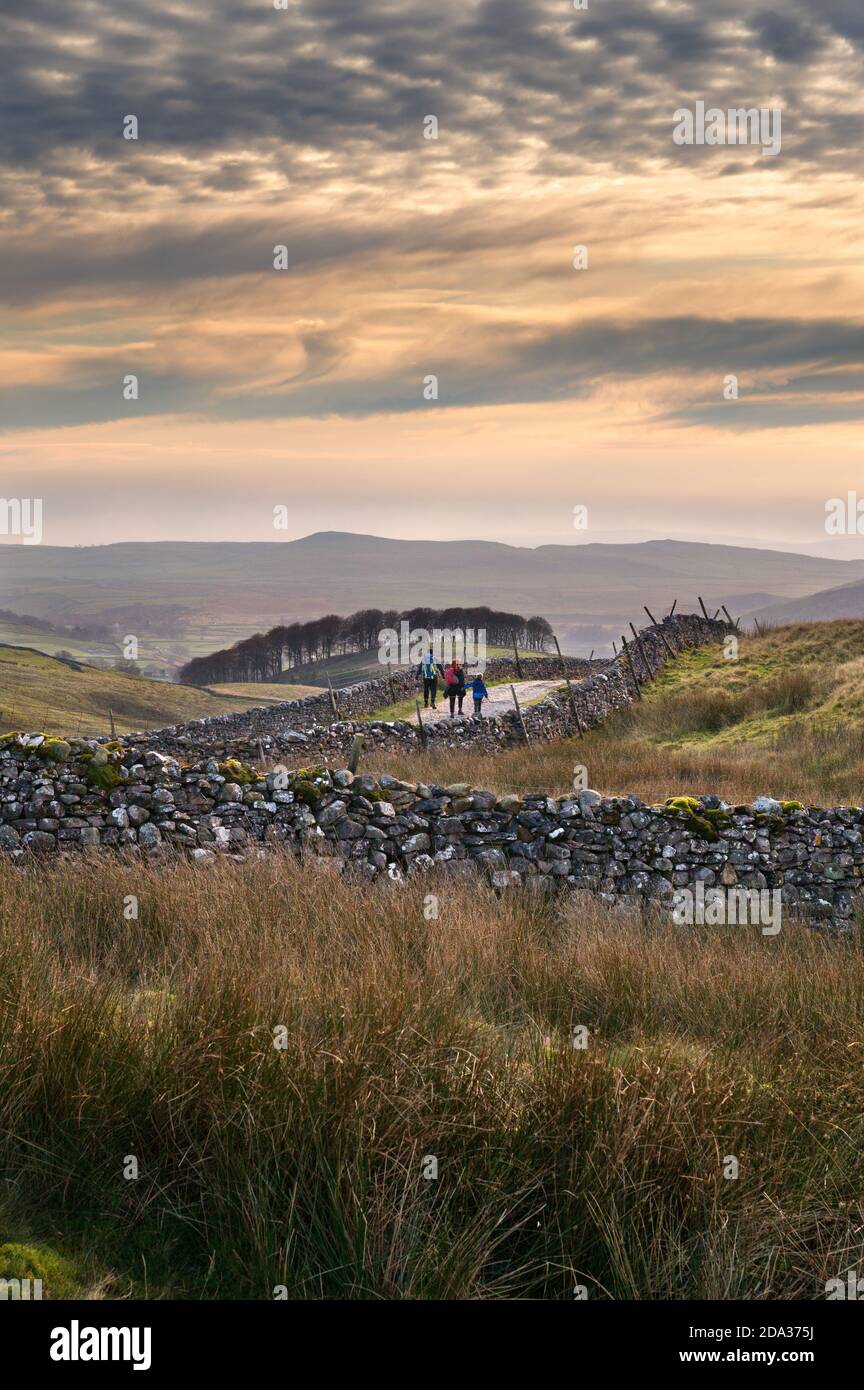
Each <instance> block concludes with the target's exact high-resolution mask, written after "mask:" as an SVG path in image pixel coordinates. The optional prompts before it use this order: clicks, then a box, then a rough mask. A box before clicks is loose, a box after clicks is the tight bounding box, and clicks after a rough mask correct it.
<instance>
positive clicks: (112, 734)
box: [108, 709, 117, 739]
mask: <svg viewBox="0 0 864 1390" xmlns="http://www.w3.org/2000/svg"><path fill="white" fill-rule="evenodd" d="M108 718H109V719H110V720H111V737H112V739H115V738H116V737H117V731H116V729H115V728H114V711H113V709H109V710H108Z"/></svg>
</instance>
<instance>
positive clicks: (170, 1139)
mask: <svg viewBox="0 0 864 1390" xmlns="http://www.w3.org/2000/svg"><path fill="white" fill-rule="evenodd" d="M430 893H435V894H436V895H437V897H438V908H439V915H438V918H437V920H426V916H425V915H424V907H425V906H428V899H427V895H428V894H430ZM128 894H135V895H136V896H137V898H138V900H139V918H138V920H137V921H126V920H124V917H123V905H124V899H126V897H127V895H128ZM576 1024H584V1025H585V1026H586V1027H587V1028H588V1029H589V1046H588V1048H587V1049H586V1050H579V1049H574V1048H573V1047H572V1046H571V1033H572V1029H573V1027H574V1025H576ZM279 1025H282V1026H284V1029H285V1034H284V1038H285V1044H286V1045H285V1048H284V1050H281V1051H280V1050H277V1049H276V1048H275V1047H274V1046H273V1036H274V1034H273V1030H274V1028H276V1027H277V1026H279ZM862 1048H864V953H862V950H861V943H860V939H859V936H858V935H857V933H856V934H854V935H853V936H852V937H851V938H850V939H848V940H844V941H839V940H829V939H826V938H824V937H821V936H819V935H817V934H816V933H813V932H811V931H808V930H807V929H804V928H801V929H796V928H795V927H794V926H793V927H790V926H787V925H785V924H784V929H783V931H782V932H781V933H780V935H779V936H778V937H777V938H770V939H769V938H763V937H762V936H761V934H759V933H758V930H757V929H753V930H752V931H751V929H749V928H743V927H742V928H728V929H710V930H709V929H705V928H702V929H693V930H690V931H686V930H683V929H680V928H674V927H672V926H671V925H670V923H669V922H668V921H665V920H661V919H656V920H652V921H647V922H642V921H639V920H637V919H636V918H635V917H632V916H627V915H626V914H609V913H607V912H606V911H604V910H603V909H602V908H601V907H600V906H599V905H598V904H597V903H596V902H595V901H594V900H592V899H590V898H588V897H587V896H586V897H584V898H583V897H582V895H578V896H577V898H576V900H575V901H574V900H572V899H571V900H569V902H568V903H560V904H558V905H554V904H548V903H542V904H541V903H531V902H530V901H528V900H527V899H525V898H523V897H522V896H521V895H519V896H513V897H506V898H503V899H499V898H496V897H495V896H494V895H493V894H492V893H491V891H490V890H487V889H486V888H483V887H481V886H479V885H477V884H475V883H474V882H470V883H465V882H463V883H456V882H453V881H450V880H446V879H441V880H435V879H428V878H426V879H423V880H422V881H420V880H418V881H412V882H410V883H409V884H408V885H407V886H405V887H402V888H398V887H395V886H394V887H392V888H388V889H383V890H382V889H381V888H380V887H375V888H373V887H369V886H366V885H362V886H358V885H352V884H350V883H349V882H347V881H346V880H344V879H341V878H339V877H337V876H336V875H335V874H334V873H333V872H332V871H331V869H330V867H329V866H328V865H327V863H326V861H325V862H323V863H321V864H317V865H316V864H306V865H303V866H298V865H297V864H296V863H295V862H294V861H293V860H292V859H290V858H282V857H280V856H278V855H271V856H269V857H268V858H266V859H259V860H252V861H250V862H248V863H247V864H245V865H239V864H235V863H232V862H220V863H219V864H217V865H214V866H210V867H207V868H204V869H201V868H195V867H194V866H191V865H189V864H187V863H180V862H178V863H176V864H169V865H167V866H164V867H161V868H158V869H157V868H155V867H151V866H147V865H144V864H140V863H133V862H129V863H124V862H123V861H119V860H116V859H112V860H107V859H105V858H99V859H98V860H93V861H88V860H84V861H82V862H79V863H73V864H68V865H65V866H59V865H58V866H49V867H46V868H44V869H43V868H40V869H39V870H38V873H37V872H31V873H25V872H23V871H21V870H17V869H16V870H11V869H8V868H7V869H5V870H4V871H3V873H2V876H0V1171H2V1173H3V1174H4V1182H3V1187H2V1189H0V1210H5V1213H6V1219H7V1222H9V1221H12V1222H14V1226H15V1230H16V1232H18V1233H20V1232H21V1231H22V1230H24V1231H26V1232H28V1233H29V1234H30V1235H31V1237H32V1239H34V1240H36V1239H40V1240H45V1239H49V1238H51V1239H54V1240H56V1241H58V1242H59V1243H61V1244H64V1245H65V1246H66V1247H67V1248H68V1249H71V1250H74V1252H75V1255H76V1258H81V1257H82V1252H83V1258H85V1259H86V1262H87V1263H88V1266H89V1267H90V1268H91V1269H92V1268H101V1269H102V1270H103V1271H104V1273H105V1275H106V1278H107V1279H108V1280H109V1281H110V1289H111V1291H112V1294H113V1296H120V1295H122V1294H123V1293H124V1292H133V1293H139V1294H140V1293H144V1294H147V1295H150V1296H154V1295H160V1296H164V1295H168V1296H181V1297H191V1298H196V1297H217V1298H218V1297H232V1296H233V1297H247V1298H268V1297H271V1296H272V1290H273V1288H274V1286H276V1285H279V1284H284V1285H286V1286H287V1288H288V1291H289V1294H290V1295H291V1296H292V1297H300V1298H320V1297H335V1298H396V1299H402V1298H409V1299H412V1298H413V1299H416V1298H421V1299H438V1298H453V1297H458V1298H478V1297H484V1298H509V1297H515V1296H528V1297H541V1298H562V1299H570V1298H572V1297H573V1289H574V1285H575V1284H585V1285H587V1287H588V1290H589V1296H590V1297H593V1298H596V1297H601V1298H602V1297H614V1298H639V1299H649V1298H673V1299H679V1298H707V1297H719V1298H737V1297H740V1298H769V1297H776V1298H783V1299H794V1298H813V1297H820V1296H821V1294H822V1292H823V1288H824V1283H825V1280H826V1279H828V1278H833V1277H835V1276H837V1275H838V1274H840V1273H842V1272H843V1271H844V1270H845V1269H847V1268H848V1267H849V1266H850V1265H853V1264H856V1263H859V1264H860V1261H861V1260H862V1258H864V1248H862V1229H864V1227H862V1208H861V1202H860V1195H861V1194H860V1153H861V1150H862V1145H864V1070H862V1067H861V1059H862ZM129 1155H134V1156H135V1157H136V1158H137V1160H138V1164H139V1177H138V1179H137V1181H131V1182H129V1181H125V1180H124V1178H123V1166H124V1162H125V1161H126V1157H127V1156H129ZM430 1155H434V1156H435V1157H437V1159H438V1165H439V1176H438V1178H437V1180H427V1179H425V1178H424V1177H423V1160H424V1158H425V1157H426V1156H430ZM727 1155H735V1156H736V1157H737V1158H738V1160H739V1163H740V1177H739V1178H738V1179H737V1180H731V1181H727V1180H724V1178H723V1163H724V1159H725V1157H726V1156H727ZM2 1238H3V1220H2V1219H0V1241H2ZM16 1238H20V1236H19V1235H16ZM50 1293H51V1290H50V1288H49V1289H46V1296H50Z"/></svg>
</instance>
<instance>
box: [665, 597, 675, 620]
mask: <svg viewBox="0 0 864 1390" xmlns="http://www.w3.org/2000/svg"><path fill="white" fill-rule="evenodd" d="M677 607H678V600H677V598H676V600H675V602H674V603H673V605H672V607H671V608H670V609H669V612H668V613H667V614H666V617H667V618H674V616H675V609H676V608H677Z"/></svg>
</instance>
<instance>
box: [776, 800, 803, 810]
mask: <svg viewBox="0 0 864 1390" xmlns="http://www.w3.org/2000/svg"><path fill="white" fill-rule="evenodd" d="M780 805H781V806H782V808H783V810H784V811H803V810H804V806H803V803H802V802H800V801H781V802H780Z"/></svg>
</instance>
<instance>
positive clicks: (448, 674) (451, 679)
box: [444, 666, 459, 685]
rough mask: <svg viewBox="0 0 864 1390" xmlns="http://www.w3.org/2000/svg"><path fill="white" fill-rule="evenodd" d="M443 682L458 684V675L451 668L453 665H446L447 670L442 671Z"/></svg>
mask: <svg viewBox="0 0 864 1390" xmlns="http://www.w3.org/2000/svg"><path fill="white" fill-rule="evenodd" d="M444 683H445V685H458V684H459V677H458V676H457V674H456V672H455V671H454V670H453V667H452V666H448V667H447V670H446V671H445V672H444Z"/></svg>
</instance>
